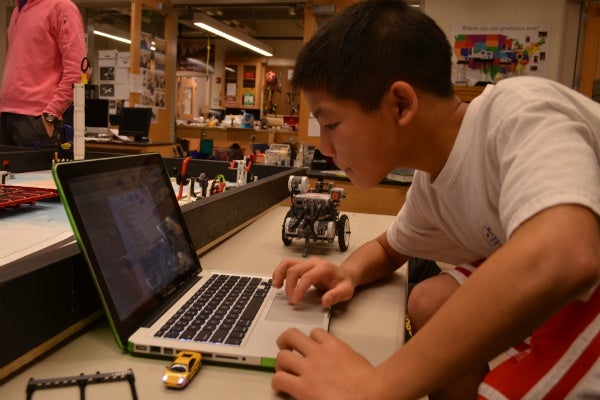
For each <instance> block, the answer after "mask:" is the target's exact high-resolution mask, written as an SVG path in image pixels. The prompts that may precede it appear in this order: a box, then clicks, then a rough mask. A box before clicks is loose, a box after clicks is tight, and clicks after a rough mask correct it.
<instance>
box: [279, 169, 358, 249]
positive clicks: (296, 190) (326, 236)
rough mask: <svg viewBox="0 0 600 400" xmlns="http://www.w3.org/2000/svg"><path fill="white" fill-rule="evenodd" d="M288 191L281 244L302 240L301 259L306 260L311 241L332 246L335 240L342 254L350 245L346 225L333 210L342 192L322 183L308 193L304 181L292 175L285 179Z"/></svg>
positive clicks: (343, 216) (347, 226)
mask: <svg viewBox="0 0 600 400" xmlns="http://www.w3.org/2000/svg"><path fill="white" fill-rule="evenodd" d="M288 189H289V191H290V195H291V200H292V205H291V207H290V210H289V211H288V212H287V214H286V215H285V219H284V220H283V226H282V230H281V238H282V240H283V244H284V245H286V246H289V245H290V244H291V243H292V240H293V239H294V238H297V239H304V251H303V253H302V256H303V257H306V255H307V254H308V249H309V245H310V242H311V241H314V242H328V243H333V241H334V240H335V237H336V236H337V238H338V244H339V247H340V250H341V251H346V250H347V249H348V245H349V243H350V221H349V219H348V216H347V215H345V214H342V215H340V213H339V211H338V210H337V207H338V205H339V204H340V202H341V200H342V199H343V198H345V197H346V192H345V190H344V189H343V188H334V187H333V184H332V183H329V182H323V181H318V182H317V184H316V187H315V188H314V189H309V183H308V177H306V176H294V175H292V176H290V178H289V179H288Z"/></svg>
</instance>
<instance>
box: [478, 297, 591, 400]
mask: <svg viewBox="0 0 600 400" xmlns="http://www.w3.org/2000/svg"><path fill="white" fill-rule="evenodd" d="M598 398H600V288H597V289H596V291H595V292H594V294H593V295H592V297H591V298H590V299H589V300H588V301H586V302H583V301H575V302H573V303H571V304H569V305H568V306H566V307H564V308H563V309H562V310H561V311H559V312H558V313H556V314H555V315H554V316H553V317H552V318H551V319H550V320H549V321H548V322H547V323H546V324H544V325H542V326H541V327H540V328H539V329H537V330H536V331H535V332H534V333H533V335H532V336H531V339H530V347H529V348H526V349H524V350H521V351H520V352H518V353H517V354H516V355H514V356H513V357H511V358H509V359H508V360H506V361H505V362H503V363H501V364H500V365H498V366H497V367H496V368H494V369H493V370H492V371H490V373H489V374H488V375H487V376H486V377H485V379H484V381H483V383H482V384H481V385H480V386H479V399H490V400H492V399H493V400H496V399H535V400H538V399H598Z"/></svg>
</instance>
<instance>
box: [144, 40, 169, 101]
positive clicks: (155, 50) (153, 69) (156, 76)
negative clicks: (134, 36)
mask: <svg viewBox="0 0 600 400" xmlns="http://www.w3.org/2000/svg"><path fill="white" fill-rule="evenodd" d="M140 75H141V92H140V98H139V104H140V105H142V106H145V107H152V108H153V109H154V108H162V109H164V108H165V107H166V96H165V84H166V75H165V41H164V40H163V39H160V38H156V37H152V35H150V34H148V33H144V32H142V40H141V45H140Z"/></svg>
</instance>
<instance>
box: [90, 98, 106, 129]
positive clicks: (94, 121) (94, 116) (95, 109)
mask: <svg viewBox="0 0 600 400" xmlns="http://www.w3.org/2000/svg"><path fill="white" fill-rule="evenodd" d="M85 133H86V134H87V135H90V136H97V135H103V134H108V100H107V99H85Z"/></svg>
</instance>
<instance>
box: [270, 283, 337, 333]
mask: <svg viewBox="0 0 600 400" xmlns="http://www.w3.org/2000/svg"><path fill="white" fill-rule="evenodd" d="M326 312H327V308H326V307H324V306H323V305H322V304H321V294H320V293H319V292H318V291H317V290H310V291H309V292H308V293H306V295H305V296H304V298H303V299H302V302H300V303H299V304H296V305H291V304H288V301H287V298H286V297H285V292H284V291H280V292H278V293H276V294H275V298H274V299H273V303H272V304H271V308H269V312H268V313H267V317H266V319H267V320H268V321H277V322H291V323H299V324H311V325H317V326H319V325H321V323H322V322H323V315H324V313H326Z"/></svg>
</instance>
